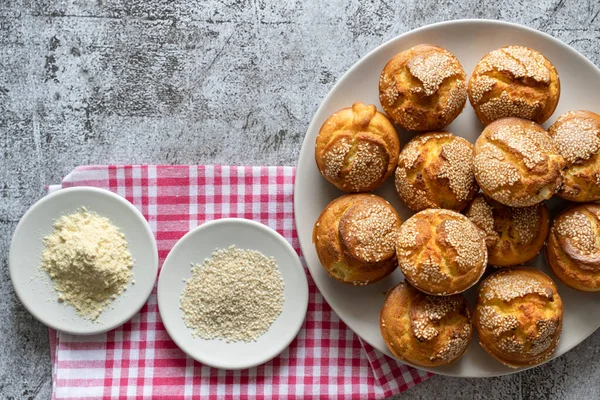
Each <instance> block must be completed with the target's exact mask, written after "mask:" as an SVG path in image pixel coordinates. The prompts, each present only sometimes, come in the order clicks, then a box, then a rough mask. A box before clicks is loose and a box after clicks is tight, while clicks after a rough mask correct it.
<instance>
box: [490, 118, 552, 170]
mask: <svg viewBox="0 0 600 400" xmlns="http://www.w3.org/2000/svg"><path fill="white" fill-rule="evenodd" d="M535 138H537V136H533V135H530V134H529V132H525V130H524V129H523V128H522V127H521V126H519V125H503V126H501V127H499V128H498V130H497V131H496V132H494V133H492V135H491V136H490V140H491V141H492V142H498V143H499V144H502V145H505V146H506V147H508V149H510V150H512V151H514V152H516V153H517V154H520V155H521V156H522V160H523V163H524V164H525V165H526V166H527V168H529V169H533V168H535V167H536V166H537V165H538V164H540V163H541V162H544V161H546V160H547V158H548V157H547V156H546V155H545V154H543V153H542V152H541V149H540V146H539V144H538V143H536V140H535Z"/></svg>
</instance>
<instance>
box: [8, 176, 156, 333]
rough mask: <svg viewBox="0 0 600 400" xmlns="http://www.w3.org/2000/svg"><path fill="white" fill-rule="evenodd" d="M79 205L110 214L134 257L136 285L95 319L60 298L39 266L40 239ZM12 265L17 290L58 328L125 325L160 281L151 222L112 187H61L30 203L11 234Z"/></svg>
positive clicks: (87, 329) (77, 330)
mask: <svg viewBox="0 0 600 400" xmlns="http://www.w3.org/2000/svg"><path fill="white" fill-rule="evenodd" d="M81 207H85V208H87V209H88V210H89V211H94V212H96V213H97V214H99V215H101V216H103V217H107V218H108V219H110V221H111V222H112V223H113V224H114V225H115V226H117V227H118V228H119V229H120V230H121V232H122V233H123V234H124V235H125V238H126V239H127V241H128V242H129V251H130V252H131V256H132V257H133V259H134V266H133V269H132V272H133V279H134V280H135V284H134V285H129V286H128V287H127V290H126V291H125V292H123V294H121V295H120V296H119V297H118V298H117V299H116V300H115V301H113V302H112V303H111V305H109V306H108V307H107V308H106V309H105V310H104V312H103V313H102V314H100V317H98V319H97V320H96V321H89V320H87V319H84V318H82V317H80V316H79V315H78V314H77V313H76V312H75V309H74V308H73V307H71V306H68V305H65V304H61V303H58V301H57V300H56V293H55V292H54V290H53V289H52V283H51V281H50V277H49V276H48V274H46V273H45V272H41V271H40V269H39V266H40V260H41V254H42V251H43V249H44V245H43V242H42V239H43V238H44V237H45V236H47V235H49V234H50V233H52V224H53V223H54V221H55V220H56V219H58V218H60V217H61V216H63V215H65V214H70V213H73V212H75V211H77V210H78V209H79V208H81ZM8 264H9V269H10V278H11V280H12V283H13V286H14V288H15V292H16V293H17V296H18V297H19V299H20V300H21V302H22V303H23V305H24V306H25V308H27V310H28V311H29V312H30V313H31V314H32V315H33V316H34V317H35V318H37V319H38V320H40V321H41V322H42V323H44V324H45V325H48V326H49V327H51V328H54V329H57V330H59V331H63V332H66V333H72V334H74V335H92V334H97V333H102V332H106V331H109V330H111V329H114V328H116V327H118V326H120V325H122V324H124V323H125V322H126V321H128V320H129V319H130V318H131V317H133V316H134V315H135V313H137V312H138V311H139V310H140V308H142V306H143V305H144V303H146V300H147V299H148V296H149V295H150V293H151V292H152V288H153V287H154V282H155V281H156V274H157V272H158V251H157V248H156V241H155V240H154V235H153V234H152V231H151V230H150V226H149V225H148V223H147V222H146V219H145V218H144V216H143V215H142V214H141V213H140V212H139V211H138V210H137V208H135V207H134V206H133V204H131V203H130V202H128V201H127V200H126V199H124V198H123V197H121V196H119V195H117V194H115V193H112V192H109V191H108V190H104V189H98V188H93V187H85V186H80V187H73V188H68V189H61V190H58V191H56V192H54V193H52V194H49V195H48V196H46V197H44V198H42V199H41V200H39V201H38V202H37V203H35V204H34V205H33V206H31V208H30V209H29V210H28V211H27V212H26V213H25V215H23V218H21V220H20V221H19V224H18V225H17V228H16V229H15V232H14V234H13V238H12V242H11V244H10V254H9V257H8Z"/></svg>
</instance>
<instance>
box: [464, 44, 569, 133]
mask: <svg viewBox="0 0 600 400" xmlns="http://www.w3.org/2000/svg"><path fill="white" fill-rule="evenodd" d="M559 97H560V81H559V79H558V73H557V72H556V68H554V65H552V63H551V62H550V61H548V59H547V58H546V57H544V55H543V54H541V53H540V52H537V51H535V50H533V49H530V48H528V47H524V46H506V47H502V48H500V49H497V50H494V51H492V52H490V53H488V54H486V55H485V56H484V57H483V58H482V59H481V60H480V61H479V63H477V65H476V66H475V70H474V71H473V74H472V75H471V79H470V80H469V101H470V102H471V105H472V106H473V109H475V114H477V118H479V120H480V121H481V122H482V123H483V124H484V125H487V124H489V123H490V122H492V121H495V120H497V119H500V118H504V117H519V118H525V119H529V120H532V121H535V122H537V123H538V124H542V123H544V121H546V120H547V119H548V118H550V116H551V115H552V113H553V112H554V110H555V109H556V105H557V104H558V99H559Z"/></svg>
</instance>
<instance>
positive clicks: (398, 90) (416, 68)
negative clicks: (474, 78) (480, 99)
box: [379, 44, 467, 131]
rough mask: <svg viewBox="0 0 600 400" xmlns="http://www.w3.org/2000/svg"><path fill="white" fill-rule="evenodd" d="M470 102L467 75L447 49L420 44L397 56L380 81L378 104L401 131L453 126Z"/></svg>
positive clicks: (390, 62)
mask: <svg viewBox="0 0 600 400" xmlns="http://www.w3.org/2000/svg"><path fill="white" fill-rule="evenodd" d="M466 99H467V85H466V78H465V73H464V71H463V68H462V66H461V65H460V62H459V61H458V60H457V59H456V57H455V56H454V54H452V53H450V52H449V51H448V50H445V49H442V48H441V47H438V46H433V45H424V44H423V45H418V46H414V47H412V48H410V49H408V50H405V51H403V52H401V53H398V54H397V55H396V56H394V57H393V58H392V59H391V60H389V61H388V63H387V64H386V65H385V67H384V68H383V71H382V72H381V76H380V78H379V101H380V102H381V105H382V107H383V109H384V110H385V112H386V114H387V115H389V116H390V118H392V120H394V122H395V123H396V124H398V125H399V126H400V127H401V128H403V129H407V130H412V131H432V130H436V129H441V128H443V127H445V126H446V125H448V124H450V123H451V122H452V120H454V119H455V118H456V117H457V116H458V114H460V112H461V110H462V109H463V107H464V104H465V102H466Z"/></svg>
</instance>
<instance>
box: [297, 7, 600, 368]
mask: <svg viewBox="0 0 600 400" xmlns="http://www.w3.org/2000/svg"><path fill="white" fill-rule="evenodd" d="M472 24H488V25H497V26H503V27H512V28H515V29H519V30H521V31H524V32H526V33H527V34H530V35H534V36H538V37H542V38H543V39H545V40H548V41H550V42H552V43H553V44H555V45H557V46H558V47H559V48H561V50H562V51H568V52H572V53H574V54H575V55H576V56H577V57H578V58H579V59H580V60H581V61H584V63H585V64H587V65H588V66H589V67H593V69H595V70H596V72H597V73H598V74H600V68H598V67H597V66H596V65H595V64H594V63H593V62H591V61H590V60H589V59H588V58H587V57H586V56H584V55H583V54H581V53H580V52H579V51H577V50H576V49H574V48H573V47H571V46H569V45H568V44H566V43H564V42H563V41H561V40H560V39H557V38H555V37H554V36H552V35H550V34H548V33H545V32H542V31H539V30H537V29H535V28H531V27H528V26H525V25H521V24H518V23H515V22H509V21H502V20H492V19H478V18H465V19H457V20H449V21H441V22H436V23H432V24H428V25H424V26H421V27H419V28H415V29H412V30H409V31H407V32H404V33H402V34H399V35H396V36H394V37H393V38H391V39H389V40H386V41H385V42H383V43H381V44H379V45H377V46H376V47H375V48H373V49H372V50H370V51H368V52H367V53H366V54H365V55H363V56H361V57H360V58H359V59H358V60H356V61H355V62H354V63H353V64H352V65H351V66H350V68H348V69H347V70H346V71H345V72H344V73H343V74H342V75H341V76H339V77H338V78H337V80H336V83H335V84H334V85H333V86H332V87H331V89H329V91H328V92H327V94H326V95H325V97H324V98H323V100H321V102H320V103H319V106H318V107H317V109H316V110H315V112H314V113H313V117H312V119H311V121H310V124H309V125H308V128H307V129H306V132H305V135H304V140H303V141H302V146H301V147H300V152H299V154H298V159H297V161H296V171H299V170H300V168H299V166H300V162H301V159H302V158H303V157H302V155H303V153H304V151H305V149H307V150H306V151H309V150H310V149H313V148H314V146H311V143H308V140H309V135H308V133H309V132H311V131H313V130H315V129H316V128H318V127H317V121H316V120H315V116H316V115H317V114H319V113H320V112H321V110H322V108H323V107H324V105H325V104H326V103H327V102H328V100H329V98H330V97H331V96H332V94H333V93H334V92H335V91H336V90H337V89H338V86H341V84H342V81H343V80H344V78H345V77H346V76H348V75H350V74H351V73H352V72H353V71H354V70H355V69H356V68H358V67H359V65H361V64H362V63H363V62H365V60H367V59H369V58H371V57H372V56H373V55H374V54H375V53H377V52H379V51H380V50H381V49H382V48H384V47H387V46H388V45H391V44H393V43H394V42H396V41H398V40H401V39H402V38H404V37H406V36H409V35H414V34H419V33H421V32H425V31H428V30H431V29H438V28H441V27H444V26H450V25H465V26H468V25H472ZM296 175H297V172H296ZM296 182H297V179H295V180H294V222H295V223H296V227H297V226H298V224H297V222H298V220H300V219H301V217H300V216H299V215H298V207H296V205H297V202H298V199H299V198H300V196H299V193H298V185H297V184H296ZM298 242H299V244H300V249H301V250H302V251H303V252H304V249H305V248H308V247H310V246H312V243H305V242H304V241H303V239H302V235H300V234H298ZM542 251H543V250H542ZM307 269H308V271H309V273H310V274H311V278H313V277H312V271H311V269H310V268H309V267H308V263H307ZM313 282H314V283H315V285H316V287H317V289H319V292H320V293H321V295H322V296H323V298H324V299H325V301H327V304H328V305H329V306H330V307H331V308H332V310H333V311H334V312H335V313H336V315H337V316H338V318H340V320H341V321H342V322H344V324H346V326H347V327H348V328H349V329H350V330H352V332H353V333H354V334H355V335H356V336H357V337H358V338H360V339H361V340H364V341H365V342H366V343H368V344H369V345H370V346H372V347H373V348H375V349H376V350H377V348H376V347H375V346H374V345H373V344H372V343H370V342H369V341H368V340H366V339H364V338H363V337H362V336H360V335H359V334H358V333H356V332H355V330H354V329H353V328H352V326H351V325H352V324H351V323H349V322H347V321H346V319H347V318H346V317H345V316H342V315H340V313H339V312H338V310H337V309H336V308H334V307H333V306H332V305H331V303H330V302H329V297H330V294H329V293H324V292H323V291H322V290H321V287H320V285H319V283H317V280H315V279H314V278H313ZM599 328H600V321H599V322H598V323H597V326H596V329H595V330H593V331H592V332H590V333H589V334H588V335H586V336H585V337H583V338H582V339H581V340H580V341H579V342H578V343H576V344H573V345H572V346H570V347H568V348H567V349H566V350H565V352H564V353H562V354H561V355H564V354H566V353H568V352H569V351H571V350H572V349H573V348H574V347H576V346H578V345H580V344H581V343H583V342H584V341H585V340H586V339H588V338H589V337H590V336H591V335H592V334H593V333H594V332H596V331H597V330H598V329H599ZM383 354H384V355H386V356H388V355H387V354H385V353H383ZM388 357H389V356H388ZM557 357H560V356H556V355H553V356H552V357H551V358H549V359H548V360H546V361H544V362H542V363H541V364H537V365H533V366H527V367H521V368H518V369H514V370H512V369H510V370H509V369H507V370H506V371H505V372H503V373H499V374H498V373H495V374H494V373H493V374H489V375H459V374H453V373H449V372H447V371H440V370H436V369H435V368H427V367H421V366H418V365H414V364H410V363H407V362H406V361H402V360H399V359H398V358H396V357H393V359H394V360H396V361H397V362H399V363H401V364H406V365H409V366H412V367H413V368H417V369H420V370H423V371H427V372H430V373H433V374H436V375H444V376H452V377H463V378H491V377H499V376H506V375H512V374H516V373H520V372H523V371H526V370H528V369H531V368H535V367H539V366H541V365H543V364H545V363H547V362H549V361H552V360H554V359H555V358H557Z"/></svg>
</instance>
